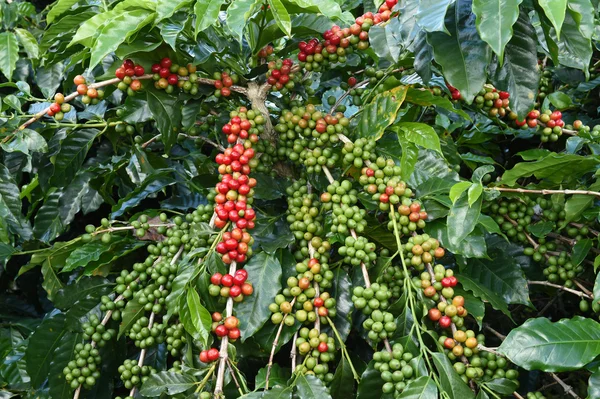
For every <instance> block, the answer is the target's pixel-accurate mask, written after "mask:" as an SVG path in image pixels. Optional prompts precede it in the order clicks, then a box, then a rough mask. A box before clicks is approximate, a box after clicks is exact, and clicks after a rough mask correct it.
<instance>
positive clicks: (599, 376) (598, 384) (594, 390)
mask: <svg viewBox="0 0 600 399" xmlns="http://www.w3.org/2000/svg"><path fill="white" fill-rule="evenodd" d="M587 393H588V399H598V398H600V370H596V371H594V372H593V373H592V375H590V379H589V380H588V389H587Z"/></svg>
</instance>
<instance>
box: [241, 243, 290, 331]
mask: <svg viewBox="0 0 600 399" xmlns="http://www.w3.org/2000/svg"><path fill="white" fill-rule="evenodd" d="M245 269H246V271H247V272H248V280H249V281H252V284H253V286H254V293H253V294H252V295H250V296H249V297H247V298H244V301H243V302H242V303H240V304H238V305H237V306H236V312H238V314H244V315H247V316H246V317H245V318H244V319H243V320H241V323H240V331H241V333H242V341H245V340H246V339H248V338H249V337H251V336H252V335H253V334H254V333H255V332H256V331H258V330H259V329H260V328H261V327H262V326H263V324H265V322H266V321H267V320H268V319H269V317H270V315H271V312H270V311H269V304H270V303H271V302H272V301H273V298H274V297H275V295H277V293H278V292H279V290H280V289H281V284H280V279H281V264H280V263H279V260H278V259H277V257H276V256H275V255H268V254H266V253H264V252H262V253H259V254H258V255H255V256H253V257H252V258H250V261H248V263H247V264H246V266H245Z"/></svg>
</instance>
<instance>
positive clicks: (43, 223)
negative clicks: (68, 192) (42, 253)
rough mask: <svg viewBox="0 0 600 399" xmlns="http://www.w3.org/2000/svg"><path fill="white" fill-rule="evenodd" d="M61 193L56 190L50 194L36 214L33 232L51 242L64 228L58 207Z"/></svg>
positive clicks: (40, 238) (39, 237) (43, 239)
mask: <svg viewBox="0 0 600 399" xmlns="http://www.w3.org/2000/svg"><path fill="white" fill-rule="evenodd" d="M61 194H62V192H61V191H54V192H53V193H52V194H50V195H49V196H48V198H47V199H46V201H44V205H42V207H41V208H40V209H39V210H38V212H37V214H36V215H35V219H34V220H33V233H34V235H35V236H36V237H37V238H38V239H39V240H40V241H44V242H49V241H51V240H54V239H55V238H56V237H58V235H60V233H62V232H63V230H64V225H63V223H62V220H61V218H60V211H59V209H58V201H59V199H60V196H61ZM42 271H43V270H42Z"/></svg>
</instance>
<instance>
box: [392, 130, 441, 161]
mask: <svg viewBox="0 0 600 399" xmlns="http://www.w3.org/2000/svg"><path fill="white" fill-rule="evenodd" d="M394 127H397V128H399V129H401V130H402V131H404V133H405V134H404V138H405V139H406V140H408V141H410V142H411V143H413V144H416V145H418V146H419V147H423V148H427V149H429V150H434V151H437V152H439V153H440V154H441V153H442V149H441V147H440V138H439V137H438V135H437V133H436V132H435V130H433V128H432V127H431V126H429V125H427V124H425V123H420V122H400V123H398V124H397V125H395V126H394Z"/></svg>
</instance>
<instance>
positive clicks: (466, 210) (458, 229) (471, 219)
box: [447, 192, 482, 246]
mask: <svg viewBox="0 0 600 399" xmlns="http://www.w3.org/2000/svg"><path fill="white" fill-rule="evenodd" d="M481 203H482V197H480V198H478V199H477V201H476V202H475V203H474V204H473V205H472V206H469V201H468V195H467V193H465V192H463V193H462V194H461V195H460V197H458V199H457V200H456V202H455V203H454V204H453V205H452V208H450V213H449V214H448V222H447V224H448V239H449V242H450V244H451V245H453V246H457V245H459V243H460V242H461V241H462V240H463V239H465V237H467V236H468V235H469V234H470V233H471V232H472V231H473V229H475V226H477V221H478V220H479V214H480V213H481Z"/></svg>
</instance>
